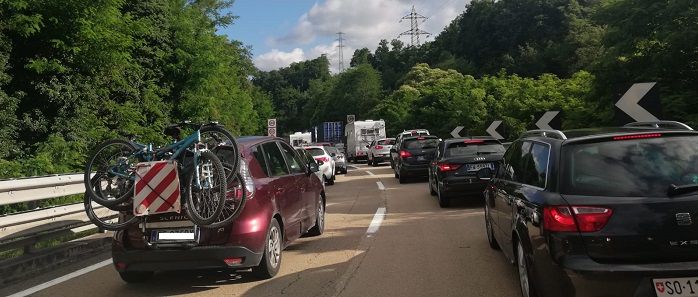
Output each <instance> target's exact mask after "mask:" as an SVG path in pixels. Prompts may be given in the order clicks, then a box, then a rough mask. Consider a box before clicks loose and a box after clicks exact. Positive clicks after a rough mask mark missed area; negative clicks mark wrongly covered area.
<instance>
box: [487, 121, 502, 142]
mask: <svg viewBox="0 0 698 297" xmlns="http://www.w3.org/2000/svg"><path fill="white" fill-rule="evenodd" d="M500 125H502V121H494V122H492V124H490V126H489V127H487V130H485V131H487V133H488V134H490V135H492V137H494V138H496V139H504V137H502V135H501V134H499V132H497V128H499V126H500Z"/></svg>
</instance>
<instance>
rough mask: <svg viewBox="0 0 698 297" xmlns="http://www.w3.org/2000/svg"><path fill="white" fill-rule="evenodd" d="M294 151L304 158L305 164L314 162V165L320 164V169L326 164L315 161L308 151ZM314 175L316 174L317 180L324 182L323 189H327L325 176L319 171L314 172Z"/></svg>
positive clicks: (300, 148)
mask: <svg viewBox="0 0 698 297" xmlns="http://www.w3.org/2000/svg"><path fill="white" fill-rule="evenodd" d="M294 149H296V151H297V152H298V154H299V155H301V158H303V160H305V162H308V163H311V162H312V163H315V164H318V168H320V166H322V164H323V163H324V162H322V161H318V160H315V158H314V157H313V155H311V154H310V153H309V152H308V151H306V150H304V149H303V148H302V147H294ZM313 174H315V176H317V178H318V179H319V180H320V181H321V182H322V188H323V189H324V188H325V176H324V175H323V174H322V171H320V170H318V171H315V172H313Z"/></svg>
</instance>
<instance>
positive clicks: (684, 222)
mask: <svg viewBox="0 0 698 297" xmlns="http://www.w3.org/2000/svg"><path fill="white" fill-rule="evenodd" d="M676 223H677V224H679V226H688V225H691V224H693V221H692V220H691V214H690V213H687V212H680V213H677V214H676Z"/></svg>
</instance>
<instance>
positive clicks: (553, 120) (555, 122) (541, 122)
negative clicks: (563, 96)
mask: <svg viewBox="0 0 698 297" xmlns="http://www.w3.org/2000/svg"><path fill="white" fill-rule="evenodd" d="M559 114H560V112H559V111H548V112H546V113H544V114H543V115H542V116H541V117H540V118H539V119H538V121H537V122H536V127H538V128H540V129H547V130H559V129H560V128H561V126H562V125H561V123H560V119H559V117H558V115H559Z"/></svg>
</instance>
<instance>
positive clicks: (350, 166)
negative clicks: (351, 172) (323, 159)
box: [347, 165, 359, 169]
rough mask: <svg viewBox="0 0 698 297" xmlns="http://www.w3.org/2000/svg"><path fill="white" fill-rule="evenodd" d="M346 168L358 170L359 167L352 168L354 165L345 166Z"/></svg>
mask: <svg viewBox="0 0 698 297" xmlns="http://www.w3.org/2000/svg"><path fill="white" fill-rule="evenodd" d="M347 167H349V168H352V169H359V167H357V166H354V165H347Z"/></svg>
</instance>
